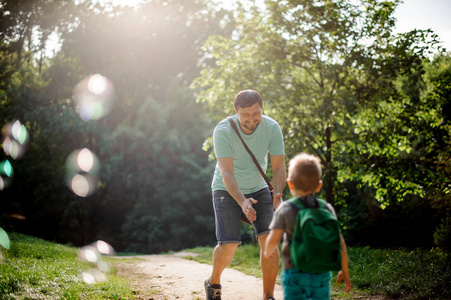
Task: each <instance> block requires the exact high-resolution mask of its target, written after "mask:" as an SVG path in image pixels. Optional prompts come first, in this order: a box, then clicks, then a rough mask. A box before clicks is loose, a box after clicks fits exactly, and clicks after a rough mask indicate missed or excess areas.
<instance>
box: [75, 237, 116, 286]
mask: <svg viewBox="0 0 451 300" xmlns="http://www.w3.org/2000/svg"><path fill="white" fill-rule="evenodd" d="M114 254H115V251H114V249H113V247H111V245H110V244H108V243H106V242H104V241H100V240H99V241H96V242H94V243H92V244H91V245H88V246H84V247H81V248H80V249H79V250H78V258H79V259H80V260H81V261H82V262H84V263H86V265H87V269H85V270H83V271H82V272H81V277H82V279H83V281H84V282H86V283H88V284H95V283H98V282H105V281H106V280H107V276H106V274H107V273H108V272H110V271H111V267H110V265H109V264H108V263H107V262H105V261H104V260H103V258H102V257H103V255H114Z"/></svg>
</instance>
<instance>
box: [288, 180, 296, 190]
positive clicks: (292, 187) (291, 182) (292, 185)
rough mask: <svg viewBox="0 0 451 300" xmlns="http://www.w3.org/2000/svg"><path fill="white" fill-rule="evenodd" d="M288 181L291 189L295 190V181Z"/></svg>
mask: <svg viewBox="0 0 451 300" xmlns="http://www.w3.org/2000/svg"><path fill="white" fill-rule="evenodd" d="M287 183H288V188H289V189H290V191H294V190H295V188H294V183H293V181H291V180H287Z"/></svg>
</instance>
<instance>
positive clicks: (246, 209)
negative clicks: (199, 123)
mask: <svg viewBox="0 0 451 300" xmlns="http://www.w3.org/2000/svg"><path fill="white" fill-rule="evenodd" d="M234 108H235V112H236V115H234V116H232V120H233V121H234V122H235V124H236V125H237V127H238V130H239V132H240V135H241V136H242V138H243V139H244V141H245V142H246V144H247V146H248V147H249V148H250V150H251V151H252V152H253V154H254V155H255V157H256V159H257V161H258V163H259V164H260V166H261V168H262V169H263V170H264V171H266V169H267V166H268V153H269V155H270V159H271V166H272V170H273V182H272V185H273V194H271V192H270V190H269V188H268V186H267V184H266V182H265V180H264V179H263V177H262V175H261V174H260V172H259V171H258V169H257V167H256V165H255V163H254V162H253V160H252V158H251V156H250V155H249V153H248V152H247V151H246V149H245V148H244V146H243V144H242V142H241V141H240V139H239V137H238V135H237V134H236V132H235V131H234V130H233V128H232V127H231V124H230V123H229V121H228V120H223V121H221V122H220V123H219V124H218V125H217V126H216V128H215V130H214V133H213V143H214V151H215V155H216V159H217V164H216V168H215V173H214V176H213V182H212V191H213V206H214V211H215V223H216V238H217V240H218V245H217V246H216V248H215V250H214V252H213V270H212V273H211V277H210V278H209V279H207V280H206V281H205V291H206V294H207V300H209V299H215V300H220V299H221V282H220V281H221V274H222V272H223V271H224V269H225V268H226V267H227V265H228V264H229V263H230V262H231V261H232V258H233V255H234V253H235V250H236V249H237V247H238V245H239V244H241V233H240V217H241V216H242V215H244V216H245V217H246V218H247V219H248V220H249V221H250V222H251V223H252V226H253V227H254V231H255V234H256V235H257V238H258V243H259V244H260V264H261V268H262V274H263V299H264V300H267V299H274V298H273V296H274V287H275V283H276V277H277V272H278V269H279V253H278V252H277V253H276V255H274V256H272V257H271V258H266V257H264V256H263V253H264V250H265V249H264V248H265V241H266V238H267V237H268V234H269V224H270V222H271V219H272V216H273V214H274V210H275V208H277V206H279V204H280V203H281V201H282V191H283V189H284V187H285V182H286V168H285V149H284V141H283V136H282V130H281V129H280V126H279V124H278V123H277V122H276V121H274V120H273V119H271V118H269V117H268V116H265V115H263V114H262V113H263V102H262V98H261V96H260V94H259V93H258V92H256V91H254V90H244V91H241V92H239V93H238V94H237V95H236V97H235V101H234ZM273 195H274V198H273Z"/></svg>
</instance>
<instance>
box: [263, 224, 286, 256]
mask: <svg viewBox="0 0 451 300" xmlns="http://www.w3.org/2000/svg"><path fill="white" fill-rule="evenodd" d="M282 236H283V230H282V229H271V231H270V232H269V235H268V237H267V238H266V243H265V251H264V252H263V255H264V256H265V257H266V258H270V257H271V256H272V255H273V254H274V251H275V250H276V248H277V246H279V243H280V240H281V239H282Z"/></svg>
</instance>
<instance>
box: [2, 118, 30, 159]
mask: <svg viewBox="0 0 451 300" xmlns="http://www.w3.org/2000/svg"><path fill="white" fill-rule="evenodd" d="M28 139H29V136H28V131H27V128H26V127H25V125H23V124H21V123H20V121H19V120H17V121H14V122H10V123H8V124H6V125H5V126H3V129H2V144H3V151H5V153H6V155H9V156H11V157H12V158H13V159H18V158H21V157H22V156H23V155H24V154H25V149H26V146H27V143H28Z"/></svg>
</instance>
